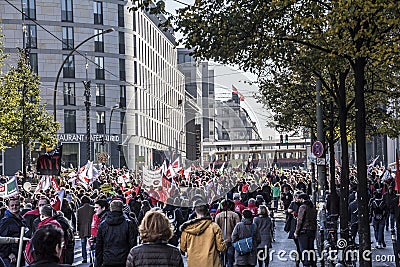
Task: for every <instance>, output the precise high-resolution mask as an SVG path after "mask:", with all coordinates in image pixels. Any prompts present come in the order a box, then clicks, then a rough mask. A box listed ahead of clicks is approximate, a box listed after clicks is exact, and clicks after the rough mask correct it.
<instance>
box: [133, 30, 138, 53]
mask: <svg viewBox="0 0 400 267" xmlns="http://www.w3.org/2000/svg"><path fill="white" fill-rule="evenodd" d="M136 51H137V47H136V35H133V57H134V58H136V57H137V52H136Z"/></svg>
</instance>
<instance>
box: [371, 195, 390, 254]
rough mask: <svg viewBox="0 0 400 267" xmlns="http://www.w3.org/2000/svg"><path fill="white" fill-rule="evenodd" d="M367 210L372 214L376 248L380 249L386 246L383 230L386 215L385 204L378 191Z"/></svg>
mask: <svg viewBox="0 0 400 267" xmlns="http://www.w3.org/2000/svg"><path fill="white" fill-rule="evenodd" d="M369 210H370V212H371V215H372V223H373V226H374V234H375V241H376V246H375V247H376V248H377V249H381V248H384V247H386V244H385V240H384V230H385V223H386V216H387V206H386V203H385V201H384V200H383V196H382V194H381V193H380V192H378V191H377V192H375V197H374V198H373V199H371V201H370V203H369Z"/></svg>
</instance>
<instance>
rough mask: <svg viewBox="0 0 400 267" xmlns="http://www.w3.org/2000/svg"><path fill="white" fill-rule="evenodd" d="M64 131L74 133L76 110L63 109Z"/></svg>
mask: <svg viewBox="0 0 400 267" xmlns="http://www.w3.org/2000/svg"><path fill="white" fill-rule="evenodd" d="M64 132H65V133H76V111H75V110H68V109H65V110H64Z"/></svg>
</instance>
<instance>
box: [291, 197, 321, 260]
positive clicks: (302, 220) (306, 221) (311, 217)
mask: <svg viewBox="0 0 400 267" xmlns="http://www.w3.org/2000/svg"><path fill="white" fill-rule="evenodd" d="M299 199H300V202H301V206H300V207H299V213H298V216H297V225H296V231H295V232H294V237H295V238H298V239H299V248H300V252H301V254H300V256H301V260H302V262H303V266H304V267H311V266H316V265H315V258H316V254H315V250H314V240H315V237H316V233H317V211H316V209H315V207H314V205H313V203H312V202H311V200H310V197H309V196H308V194H306V193H302V194H300V196H299Z"/></svg>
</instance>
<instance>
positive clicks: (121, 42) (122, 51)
mask: <svg viewBox="0 0 400 267" xmlns="http://www.w3.org/2000/svg"><path fill="white" fill-rule="evenodd" d="M118 40H119V53H120V54H125V33H124V32H118Z"/></svg>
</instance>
